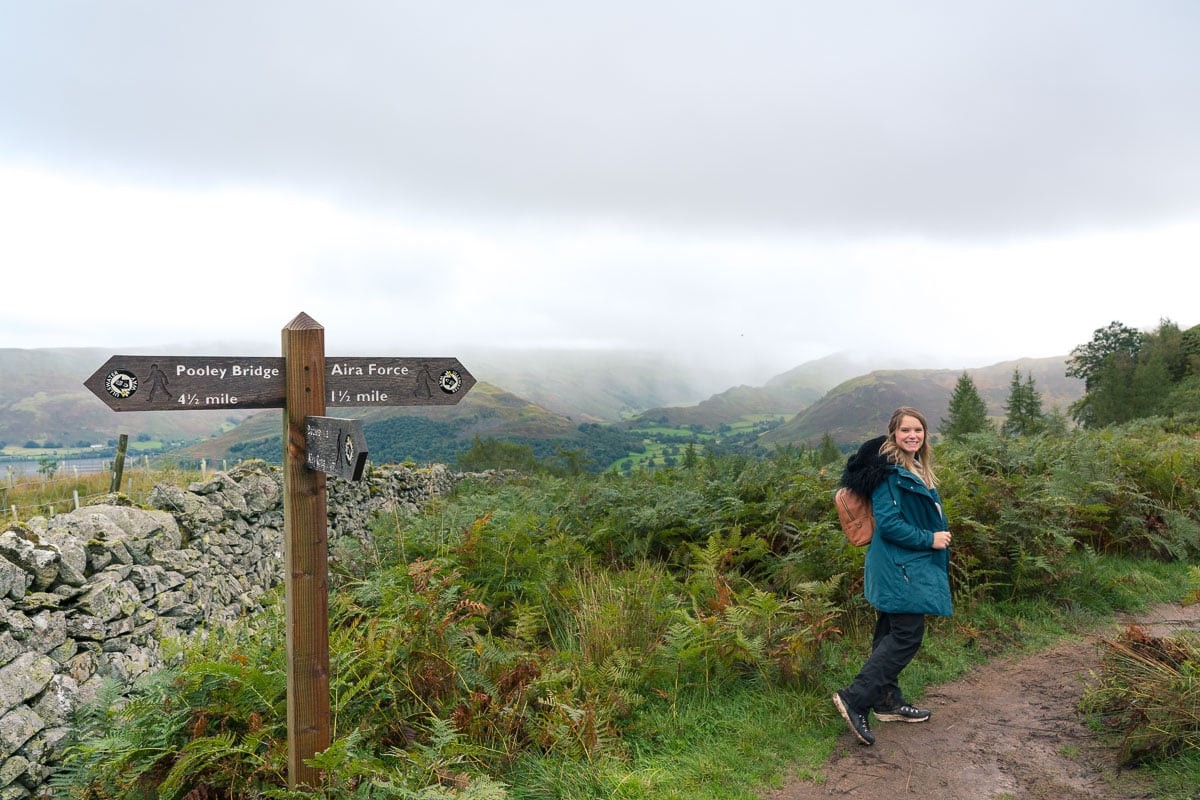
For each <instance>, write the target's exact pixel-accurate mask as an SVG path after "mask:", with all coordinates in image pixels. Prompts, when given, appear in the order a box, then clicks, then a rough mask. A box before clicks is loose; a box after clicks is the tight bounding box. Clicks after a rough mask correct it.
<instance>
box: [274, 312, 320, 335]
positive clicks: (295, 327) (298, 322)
mask: <svg viewBox="0 0 1200 800" xmlns="http://www.w3.org/2000/svg"><path fill="white" fill-rule="evenodd" d="M283 329H284V330H285V331H311V330H314V329H319V330H324V327H323V326H322V325H321V323H319V322H317V321H316V320H315V319H313V318H312V317H310V316H309V315H308V314H305V313H304V312H303V311H301V312H300V313H299V314H297V315H296V318H295V319H294V320H292V321H291V322H289V323H288V324H287V325H284V326H283Z"/></svg>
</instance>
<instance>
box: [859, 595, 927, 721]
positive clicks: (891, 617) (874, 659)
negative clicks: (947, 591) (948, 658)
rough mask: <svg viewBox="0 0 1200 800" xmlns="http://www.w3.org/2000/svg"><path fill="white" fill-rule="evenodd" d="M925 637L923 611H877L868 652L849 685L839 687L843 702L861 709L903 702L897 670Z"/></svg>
mask: <svg viewBox="0 0 1200 800" xmlns="http://www.w3.org/2000/svg"><path fill="white" fill-rule="evenodd" d="M924 638H925V615H924V614H887V613H885V612H883V611H880V612H879V619H878V620H876V621H875V635H874V637H873V638H872V639H871V655H870V657H869V658H868V659H867V663H865V664H863V666H862V669H861V670H859V671H858V675H857V676H855V678H854V682H853V683H851V684H850V686H849V688H846V689H843V690H842V697H843V698H844V699H845V701H846V703H847V704H848V705H849V706H850V707H851V708H853V709H855V710H856V711H859V712H860V713H863V714H865V713H867V712H868V711H870V710H871V709H873V708H874V709H889V708H895V707H896V706H899V705H901V704H902V703H904V695H903V694H902V693H901V691H900V672H901V670H903V669H904V668H905V667H907V666H908V662H910V661H912V660H913V656H915V655H916V654H917V651H918V650H920V649H921V640H922V639H924Z"/></svg>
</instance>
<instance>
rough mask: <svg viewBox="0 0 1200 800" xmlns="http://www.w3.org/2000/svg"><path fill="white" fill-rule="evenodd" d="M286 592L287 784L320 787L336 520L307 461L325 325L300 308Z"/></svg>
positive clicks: (289, 348) (291, 330)
mask: <svg viewBox="0 0 1200 800" xmlns="http://www.w3.org/2000/svg"><path fill="white" fill-rule="evenodd" d="M283 358H284V372H285V381H286V399H285V404H284V413H283V442H284V445H283V481H284V492H283V497H284V567H285V570H286V571H285V573H284V581H285V583H284V597H285V602H286V624H287V685H288V696H287V712H288V714H287V716H288V719H287V726H288V786H289V787H290V788H292V789H296V788H298V787H301V786H308V787H317V786H319V785H320V784H321V774H320V770H317V769H315V768H313V767H310V766H308V765H306V764H305V763H304V761H305V759H309V758H311V757H312V756H313V755H314V754H315V753H317V752H319V751H321V750H324V749H326V748H327V747H329V743H330V735H331V734H330V728H331V715H330V710H329V579H328V578H329V575H328V555H329V542H328V540H327V534H328V527H329V522H328V518H327V513H328V505H327V497H326V477H325V473H323V472H317V471H315V470H310V469H308V468H307V467H306V466H305V417H308V416H314V415H315V416H323V415H324V414H325V329H324V328H323V327H321V326H320V325H318V324H317V323H316V322H315V321H314V320H313V319H312V318H311V317H309V316H308V315H307V314H303V313H301V314H300V315H298V316H297V317H296V318H295V319H294V320H292V321H291V322H289V323H288V324H287V326H286V327H284V329H283Z"/></svg>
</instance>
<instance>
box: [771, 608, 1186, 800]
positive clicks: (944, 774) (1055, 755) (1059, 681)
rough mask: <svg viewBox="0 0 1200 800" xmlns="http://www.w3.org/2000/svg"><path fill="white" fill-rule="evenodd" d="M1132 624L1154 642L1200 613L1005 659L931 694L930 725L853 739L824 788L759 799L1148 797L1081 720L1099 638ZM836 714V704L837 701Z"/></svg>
mask: <svg viewBox="0 0 1200 800" xmlns="http://www.w3.org/2000/svg"><path fill="white" fill-rule="evenodd" d="M1128 624H1136V625H1138V626H1139V627H1142V628H1143V629H1145V630H1146V631H1147V632H1148V633H1150V634H1152V635H1155V636H1171V635H1174V634H1175V633H1176V632H1178V631H1179V630H1181V629H1184V628H1191V629H1198V628H1200V604H1198V605H1193V606H1188V607H1181V606H1178V605H1165V606H1159V607H1156V608H1154V609H1152V610H1151V611H1149V612H1147V613H1145V614H1139V615H1137V616H1136V617H1126V618H1122V619H1121V620H1119V621H1118V623H1117V624H1115V625H1113V626H1112V627H1111V628H1105V629H1103V630H1100V631H1098V632H1097V633H1096V634H1093V635H1091V636H1089V637H1084V638H1083V639H1082V640H1078V639H1077V640H1076V641H1073V642H1069V643H1065V644H1061V645H1058V646H1056V647H1053V648H1051V649H1049V650H1046V651H1043V652H1039V653H1035V654H1032V655H1023V656H1019V657H1013V658H1007V659H1000V660H996V661H992V662H989V663H987V664H983V665H980V666H978V667H975V668H974V669H972V670H971V671H970V672H969V673H967V674H966V675H964V676H963V677H962V678H959V679H958V680H955V681H953V682H951V683H947V684H942V685H940V686H931V687H927V689H926V691H925V695H924V696H923V697H922V698H921V702H920V705H921V706H923V707H925V708H930V709H932V710H933V716H932V718H931V719H930V720H929V721H928V722H923V723H920V724H905V723H899V722H892V723H880V722H877V721H875V720H874V718H873V717H872V724H871V730H872V731H874V733H875V737H876V742H875V744H874V746H872V747H864V746H862V745H860V744H858V742H857V740H856V739H855V738H854V737H853V736H852V735H851V734H850V732H849V731H848V730H845V731H844V732H843V733H841V734H839V736H838V745H837V748H836V750H835V751H834V753H833V755H832V756H831V757H830V759H829V761H827V762H826V764H825V765H824V766H823V767H822V768H821V770H820V772H821V775H822V776H823V779H822V780H821V782H815V781H812V780H807V779H797V780H795V781H792V782H790V783H788V784H787V785H785V786H783V787H782V788H780V789H776V790H774V791H772V792H770V793H767V794H764V795H763V798H764V800H829V798H837V797H849V798H855V800H897V798H905V797H911V798H934V799H935V800H941V799H942V798H945V800H1075V799H1076V798H1079V800H1118V799H1120V800H1127V799H1128V798H1148V797H1153V793H1152V792H1151V790H1150V788H1149V787H1148V786H1147V785H1146V783H1145V782H1144V780H1143V779H1142V778H1141V777H1140V776H1139V775H1138V773H1137V771H1136V770H1128V769H1123V768H1122V767H1121V765H1120V763H1119V755H1118V753H1117V752H1116V751H1115V750H1114V749H1113V748H1111V747H1110V746H1107V745H1106V743H1105V741H1104V740H1103V739H1102V738H1101V737H1100V736H1099V735H1098V734H1097V733H1096V732H1094V731H1092V730H1090V729H1089V728H1088V727H1087V726H1086V725H1085V724H1084V721H1083V719H1082V718H1081V717H1080V716H1079V715H1078V714H1077V713H1076V706H1077V704H1078V702H1079V700H1080V698H1081V696H1082V694H1083V690H1084V688H1085V686H1086V681H1087V679H1088V677H1089V674H1090V673H1091V671H1092V670H1093V669H1095V668H1096V667H1097V666H1098V664H1099V650H1098V648H1097V642H1098V639H1099V637H1100V636H1115V635H1116V634H1118V633H1119V632H1120V630H1121V627H1122V626H1124V625H1128ZM830 713H831V714H834V713H836V712H835V711H834V710H833V704H832V703H830Z"/></svg>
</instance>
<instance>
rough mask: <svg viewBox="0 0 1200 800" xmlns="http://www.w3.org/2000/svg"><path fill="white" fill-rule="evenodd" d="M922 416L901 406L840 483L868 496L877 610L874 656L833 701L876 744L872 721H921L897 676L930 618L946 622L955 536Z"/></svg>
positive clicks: (923, 714)
mask: <svg viewBox="0 0 1200 800" xmlns="http://www.w3.org/2000/svg"><path fill="white" fill-rule="evenodd" d="M926 430H927V425H926V423H925V417H924V416H923V415H922V414H921V412H919V411H917V410H916V409H915V408H910V407H908V406H904V407H902V408H898V409H896V410H895V412H893V413H892V418H891V420H889V422H888V432H887V436H880V437H877V438H875V439H871V440H870V441H868V442H866V443H865V444H863V445H862V447H860V448H859V449H858V452H857V453H855V454H854V455H852V456H850V458H849V459H848V460H847V461H846V469H845V471H844V472H843V473H842V485H843V486H846V487H848V488H850V489H852V490H854V491H856V492H858V493H860V494H862V495H863V496H869V497H870V498H871V509H872V511H873V512H874V514H875V535H874V537H873V538H872V539H871V544H870V546H869V547H868V548H867V557H866V565H865V567H864V573H863V585H864V594H865V595H866V598H867V602H868V603H870V604H871V605H872V606H873V607H874V608H875V609H876V611H878V612H879V618H878V620H877V622H876V623H875V635H874V638H873V639H872V644H871V655H870V657H869V658H868V659H867V662H866V663H865V664H864V665H863V667H862V669H861V670H860V671H859V673H858V676H857V677H855V679H854V682H853V683H851V684H850V685H849V686H848V687H846V688H845V689H839V690H838V691H837V692H835V693H834V695H833V703H834V705H835V706H837V710H838V712H839V713H840V714H841V715H842V718H843V719H845V720H846V724H847V725H849V726H850V730H851V731H852V732H853V733H854V735H855V736H856V737H857V738H858V740H859V741H860V742H862V743H863V744H866V745H870V744H874V743H875V736H874V734H872V733H871V728H870V725H869V724H868V721H867V715H868V714H869V713H870V712H871V711H872V710H873V711H874V712H875V718H876V719H878V720H879V721H880V722H924V721H925V720H927V719H929V711H927V710H925V709H920V708H914V707H913V706H911V705H909V703H907V702H906V701H905V700H904V695H903V694H902V693H901V691H900V683H899V678H900V672H901V670H903V669H904V668H905V667H906V666H908V662H910V661H912V659H913V656H915V655H916V654H917V651H918V650H919V649H920V648H921V640H922V639H923V638H924V636H925V615H926V614H932V615H935V616H940V617H948V616H950V614H951V612H952V607H951V603H950V572H949V567H950V553H949V549H948V548H949V546H950V532H949V531H948V530H946V528H947V525H946V516H945V514H944V513H943V512H942V500H941V497H940V496H939V495H938V491H937V477H936V476H935V475H934V472H933V461H932V453H931V452H930V448H929V441H928V438H927V437H926Z"/></svg>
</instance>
